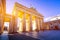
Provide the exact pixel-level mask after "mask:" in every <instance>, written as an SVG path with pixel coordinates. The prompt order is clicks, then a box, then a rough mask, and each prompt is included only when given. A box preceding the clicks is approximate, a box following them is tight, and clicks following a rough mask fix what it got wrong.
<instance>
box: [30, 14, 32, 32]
mask: <svg viewBox="0 0 60 40" xmlns="http://www.w3.org/2000/svg"><path fill="white" fill-rule="evenodd" d="M29 31H32V15H31V14H30V18H29Z"/></svg>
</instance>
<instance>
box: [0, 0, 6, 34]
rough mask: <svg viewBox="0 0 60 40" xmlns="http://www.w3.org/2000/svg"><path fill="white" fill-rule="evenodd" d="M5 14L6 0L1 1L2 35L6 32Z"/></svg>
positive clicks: (0, 23)
mask: <svg viewBox="0 0 60 40" xmlns="http://www.w3.org/2000/svg"><path fill="white" fill-rule="evenodd" d="M5 13H6V0H0V34H1V33H2V32H3V30H4V16H5Z"/></svg>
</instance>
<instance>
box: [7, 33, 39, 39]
mask: <svg viewBox="0 0 60 40" xmlns="http://www.w3.org/2000/svg"><path fill="white" fill-rule="evenodd" d="M8 37H9V40H39V39H36V38H32V37H29V36H26V35H20V34H12V35H8Z"/></svg>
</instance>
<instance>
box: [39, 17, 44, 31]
mask: <svg viewBox="0 0 60 40" xmlns="http://www.w3.org/2000/svg"><path fill="white" fill-rule="evenodd" d="M40 24H41V29H42V30H43V29H44V27H43V19H42V18H40Z"/></svg>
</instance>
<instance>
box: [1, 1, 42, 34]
mask: <svg viewBox="0 0 60 40" xmlns="http://www.w3.org/2000/svg"><path fill="white" fill-rule="evenodd" d="M5 1H6V0H0V33H2V32H3V31H4V22H9V28H8V32H9V33H15V32H30V31H39V30H40V29H43V16H42V15H41V14H39V13H38V12H37V11H36V9H34V8H33V7H31V8H27V7H25V6H23V5H21V4H19V3H15V6H14V9H13V13H12V15H8V14H6V2H5Z"/></svg>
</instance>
